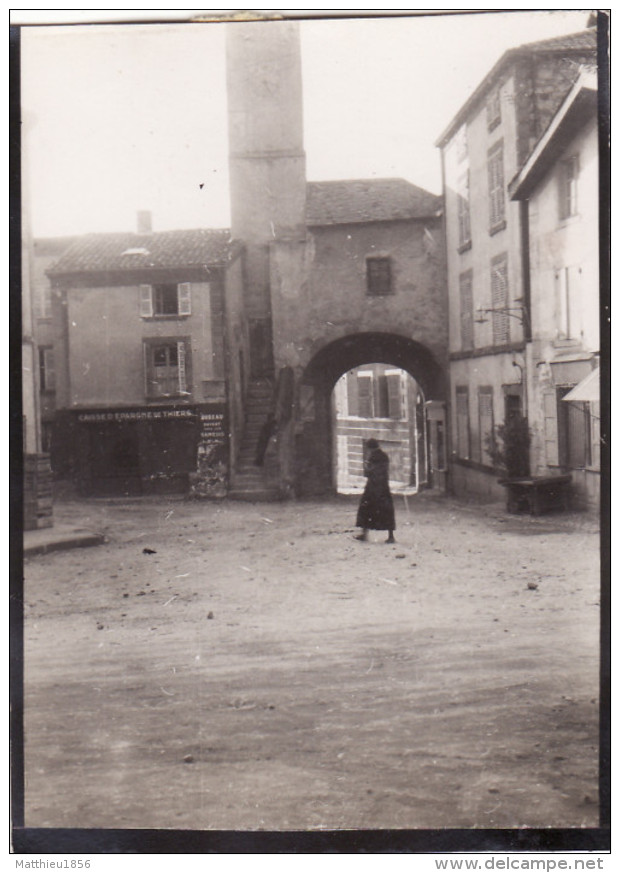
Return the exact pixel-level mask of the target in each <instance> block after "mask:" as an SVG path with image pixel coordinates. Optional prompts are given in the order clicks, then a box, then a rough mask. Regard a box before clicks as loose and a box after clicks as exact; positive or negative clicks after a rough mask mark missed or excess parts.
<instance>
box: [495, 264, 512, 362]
mask: <svg viewBox="0 0 620 873" xmlns="http://www.w3.org/2000/svg"><path fill="white" fill-rule="evenodd" d="M491 306H492V308H493V310H495V311H494V312H493V313H492V323H493V343H494V345H496V346H499V345H504V344H505V343H507V342H508V341H509V339H510V330H509V324H508V312H507V311H506V308H507V306H508V264H507V262H506V257H505V255H501V256H500V257H499V258H494V259H493V261H492V262H491Z"/></svg>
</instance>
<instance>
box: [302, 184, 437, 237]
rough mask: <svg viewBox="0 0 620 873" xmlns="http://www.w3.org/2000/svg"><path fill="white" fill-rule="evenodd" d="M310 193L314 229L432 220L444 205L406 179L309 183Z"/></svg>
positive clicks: (308, 208) (308, 217) (309, 212)
mask: <svg viewBox="0 0 620 873" xmlns="http://www.w3.org/2000/svg"><path fill="white" fill-rule="evenodd" d="M306 191H307V200H306V220H307V223H308V225H310V226H312V225H315V226H318V225H330V224H355V223H358V222H369V221H396V220H403V219H411V218H428V217H430V216H435V215H437V214H438V213H439V211H440V210H441V204H442V199H441V197H440V196H438V195H436V194H431V193H430V192H429V191H425V190H424V189H423V188H418V187H417V185H412V184H411V182H407V181H406V180H405V179H350V180H346V181H336V182H308V185H307V189H306Z"/></svg>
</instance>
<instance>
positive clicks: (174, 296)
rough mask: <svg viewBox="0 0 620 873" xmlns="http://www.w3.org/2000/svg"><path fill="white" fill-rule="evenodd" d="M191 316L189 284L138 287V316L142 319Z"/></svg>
mask: <svg viewBox="0 0 620 873" xmlns="http://www.w3.org/2000/svg"><path fill="white" fill-rule="evenodd" d="M191 314H192V299H191V286H190V284H189V282H182V283H181V284H180V285H175V284H173V283H166V284H162V285H140V315H141V317H142V318H158V317H160V318H161V317H165V316H179V315H191Z"/></svg>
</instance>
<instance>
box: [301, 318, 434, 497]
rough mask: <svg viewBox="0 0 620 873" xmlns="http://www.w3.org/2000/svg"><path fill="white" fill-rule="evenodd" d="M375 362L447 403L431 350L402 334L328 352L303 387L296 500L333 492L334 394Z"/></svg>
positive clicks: (342, 344)
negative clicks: (348, 376)
mask: <svg viewBox="0 0 620 873" xmlns="http://www.w3.org/2000/svg"><path fill="white" fill-rule="evenodd" d="M371 362H374V363H380V364H390V365H391V366H394V367H398V368H400V369H402V370H406V371H407V372H408V373H410V375H411V376H413V378H414V379H415V380H416V382H417V383H418V384H419V385H420V387H421V389H422V391H423V393H424V396H425V398H426V399H427V400H445V395H446V376H445V372H444V369H443V368H442V367H441V366H440V365H439V363H438V362H437V360H436V358H435V357H434V355H433V354H432V352H430V351H429V349H427V348H426V347H425V346H423V345H421V344H420V343H417V342H415V341H414V340H411V339H408V338H407V337H403V336H400V335H398V334H388V333H359V334H353V335H351V336H345V337H342V338H341V339H338V340H335V341H334V342H331V343H329V344H328V345H326V346H324V347H323V348H322V349H320V350H319V351H318V352H317V353H316V354H315V356H314V357H313V358H312V360H311V361H310V363H309V364H308V366H307V367H306V369H305V371H304V373H303V376H302V378H301V382H300V387H299V404H298V409H297V416H296V418H297V427H296V438H295V479H296V488H295V490H296V491H297V493H298V494H301V495H304V494H305V495H310V494H327V493H333V492H334V490H335V489H334V484H333V476H332V451H333V447H332V446H333V443H332V416H331V393H332V390H333V388H334V385H335V384H336V382H337V381H338V379H339V378H340V377H341V376H342V375H343V374H344V373H346V372H347V371H348V370H352V369H354V368H355V367H359V366H361V365H362V364H367V363H371Z"/></svg>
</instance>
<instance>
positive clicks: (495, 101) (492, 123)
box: [487, 88, 502, 131]
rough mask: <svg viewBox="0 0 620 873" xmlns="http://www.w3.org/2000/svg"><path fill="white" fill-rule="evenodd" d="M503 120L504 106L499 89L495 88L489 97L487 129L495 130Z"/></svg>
mask: <svg viewBox="0 0 620 873" xmlns="http://www.w3.org/2000/svg"><path fill="white" fill-rule="evenodd" d="M501 120H502V104H501V100H500V90H499V88H494V89H493V91H491V93H490V94H489V96H488V97H487V129H488V130H489V131H491V130H495V128H496V127H497V125H498V124H500V122H501Z"/></svg>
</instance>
